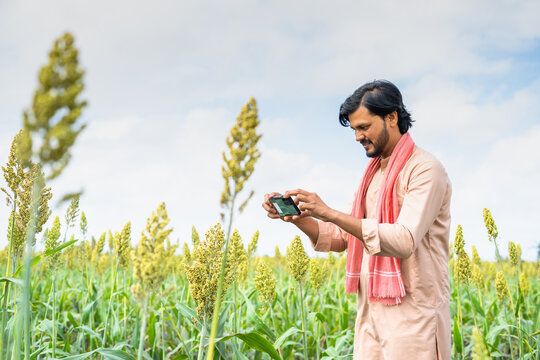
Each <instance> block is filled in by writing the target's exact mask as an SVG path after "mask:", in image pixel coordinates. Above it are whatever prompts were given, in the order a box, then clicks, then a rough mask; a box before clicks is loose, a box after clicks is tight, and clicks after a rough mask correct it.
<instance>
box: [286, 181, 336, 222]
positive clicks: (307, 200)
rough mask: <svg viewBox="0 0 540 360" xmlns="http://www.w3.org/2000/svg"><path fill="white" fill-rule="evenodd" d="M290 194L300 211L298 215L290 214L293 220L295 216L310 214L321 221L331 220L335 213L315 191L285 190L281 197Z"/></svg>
mask: <svg viewBox="0 0 540 360" xmlns="http://www.w3.org/2000/svg"><path fill="white" fill-rule="evenodd" d="M291 196H296V198H295V199H294V202H295V203H296V205H298V209H300V211H301V212H302V214H301V215H299V216H292V218H293V221H294V218H295V217H298V218H300V217H303V216H312V217H314V218H316V219H319V220H322V221H332V219H333V217H334V216H335V215H336V211H335V210H333V209H332V208H330V207H329V206H328V205H326V204H325V203H324V202H323V201H322V200H321V198H320V197H319V195H317V194H316V193H311V192H308V191H306V190H302V189H296V190H288V191H285V194H283V197H291Z"/></svg>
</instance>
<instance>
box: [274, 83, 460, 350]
mask: <svg viewBox="0 0 540 360" xmlns="http://www.w3.org/2000/svg"><path fill="white" fill-rule="evenodd" d="M339 119H340V122H341V124H342V125H343V126H350V127H351V128H352V129H353V130H354V133H355V137H356V141H358V142H359V143H360V144H361V145H362V146H363V147H364V149H365V151H366V155H367V156H368V157H370V158H372V160H371V161H370V163H369V165H368V167H367V169H366V171H365V173H364V176H363V179H362V183H361V184H360V187H359V189H358V190H357V192H356V195H355V199H354V203H353V209H352V212H351V213H350V214H347V213H343V212H339V211H337V210H334V209H332V208H330V207H328V206H327V205H326V204H325V203H324V202H323V201H322V200H321V198H320V197H319V196H318V195H317V194H316V193H312V192H308V191H306V190H302V189H297V190H291V191H286V192H285V193H284V197H291V196H295V202H296V203H297V204H298V207H299V209H300V210H301V214H300V215H298V216H287V217H284V218H282V220H284V221H287V222H291V223H293V224H294V225H296V226H297V227H298V228H299V229H300V230H302V231H303V232H304V233H305V234H306V235H307V236H308V237H309V238H310V239H311V243H312V246H313V247H314V249H315V250H316V251H326V252H327V251H344V250H346V249H347V273H346V283H345V288H346V291H347V292H356V293H357V294H358V313H357V318H356V323H355V337H354V356H353V358H354V359H363V360H364V359H385V360H394V359H415V360H424V359H425V360H433V359H445V360H446V359H450V341H451V340H450V309H449V297H450V285H449V279H448V238H449V232H450V197H451V192H452V191H451V184H450V181H449V179H448V176H447V174H446V172H445V170H444V168H443V166H442V165H441V163H440V162H439V161H438V160H437V159H436V158H435V157H434V156H432V155H431V154H429V153H428V152H426V151H425V150H422V149H420V148H418V147H417V146H416V145H415V144H414V142H413V141H412V138H411V137H410V135H409V133H408V129H409V128H410V127H411V125H412V120H411V118H410V114H409V113H408V112H407V110H406V109H405V106H404V105H403V102H402V97H401V93H400V91H399V90H398V88H397V87H396V86H395V85H394V84H392V83H390V82H388V81H380V80H379V81H374V82H371V83H367V84H365V85H363V86H361V87H360V88H359V89H358V90H356V91H355V92H354V93H353V94H352V95H351V96H350V97H349V98H347V99H346V100H345V102H344V103H343V104H342V105H341V108H340V114H339ZM275 195H279V194H278V193H271V194H266V195H265V201H264V202H263V208H264V209H265V210H266V211H267V212H268V216H269V217H270V218H272V219H279V218H280V217H279V216H278V214H277V212H276V211H275V209H274V208H273V207H272V205H271V204H270V202H269V198H270V197H272V196H275Z"/></svg>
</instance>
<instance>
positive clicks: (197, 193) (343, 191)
mask: <svg viewBox="0 0 540 360" xmlns="http://www.w3.org/2000/svg"><path fill="white" fill-rule="evenodd" d="M539 13H540V2H538V1H537V0H523V1H519V2H515V1H503V0H495V1H487V0H486V1H484V0H480V1H465V0H456V1H445V2H435V1H424V0H419V1H408V2H403V1H380V2H372V1H363V0H361V1H334V2H329V1H316V0H315V1H314V0H312V1H303V0H302V1H293V2H291V1H280V0H276V1H267V0H260V1H256V0H252V1H247V0H231V1H227V2H220V1H206V0H203V1H185V0H182V1H178V0H176V1H172V0H166V1H153V2H146V1H145V2H142V1H133V0H131V1H102V0H96V1H92V2H80V1H73V0H52V1H46V2H43V1H11V0H0V84H1V86H0V163H5V162H6V161H7V157H8V153H9V147H10V144H11V141H12V138H13V136H14V135H15V134H16V133H17V131H18V129H19V128H20V127H21V126H22V113H23V111H24V109H26V108H28V107H29V106H30V104H31V101H32V96H33V92H34V90H35V88H36V86H37V73H38V71H39V68H40V67H41V66H43V65H45V64H46V63H47V59H48V55H47V54H48V52H49V51H50V49H51V47H52V44H53V42H54V40H55V39H56V38H58V37H59V36H61V35H62V33H63V32H65V31H69V32H71V33H72V34H73V35H74V36H75V44H76V47H77V48H78V49H79V51H80V53H79V62H80V64H81V67H82V68H83V69H84V70H85V76H84V83H85V90H84V92H83V93H82V98H83V99H85V100H87V101H88V104H89V105H88V106H87V107H86V108H85V109H84V112H83V115H82V116H81V123H85V124H87V128H86V129H85V130H84V131H83V132H82V133H81V135H80V137H79V138H78V139H77V142H76V143H75V145H74V147H73V149H72V155H73V157H72V160H71V162H70V163H69V165H68V167H67V168H66V169H65V171H64V172H63V173H62V175H61V176H60V177H59V178H58V179H56V180H54V181H53V182H51V183H50V184H49V185H50V186H51V187H52V191H53V194H54V196H53V199H52V202H51V205H52V210H53V216H51V221H52V219H53V218H54V216H56V215H58V216H60V218H61V219H63V217H64V213H65V207H66V206H65V204H64V205H59V206H58V205H57V204H58V200H59V199H60V198H61V197H62V196H63V195H64V194H66V193H69V192H73V191H79V190H83V191H84V193H83V196H82V198H81V202H80V205H81V209H82V211H84V212H85V214H86V216H87V219H88V228H89V234H90V235H94V236H96V238H97V237H99V235H100V234H101V233H102V232H104V231H107V230H109V229H110V230H112V231H113V232H114V231H120V230H121V229H122V227H123V225H124V224H125V223H126V222H127V221H131V222H132V236H133V241H132V242H133V244H134V245H135V244H136V243H137V242H138V241H139V238H140V234H141V231H142V230H143V228H144V227H145V225H146V219H147V218H148V217H149V216H151V214H152V212H153V211H155V209H156V208H157V206H158V205H159V204H160V203H161V202H165V203H166V206H167V211H168V214H169V217H170V219H171V221H170V225H171V226H172V227H173V228H174V231H173V233H172V234H171V241H172V242H173V243H175V242H176V241H178V242H179V243H180V245H181V246H182V245H183V243H184V242H188V243H190V242H191V229H192V226H195V227H196V229H197V231H198V232H199V234H200V235H201V236H204V233H205V232H206V230H207V229H208V228H209V227H211V226H213V225H214V224H215V223H217V222H218V221H220V216H219V214H220V212H221V208H220V206H219V199H220V195H221V192H222V190H223V187H224V181H223V179H222V177H221V166H222V163H223V160H222V152H223V151H225V150H226V144H225V138H226V136H227V135H228V133H229V131H230V128H231V127H232V126H233V124H234V122H235V119H236V116H237V115H238V114H239V112H240V110H241V108H242V106H243V105H244V104H246V103H247V102H248V100H249V99H250V98H251V97H255V99H256V100H257V106H258V109H259V117H260V121H261V123H260V126H259V132H260V133H261V134H262V138H261V140H260V142H259V149H260V152H261V154H262V156H261V158H260V159H259V161H258V162H257V163H256V165H255V171H254V173H253V176H252V177H251V178H250V179H249V181H248V182H247V183H246V187H245V190H244V193H243V194H241V195H240V198H241V199H242V197H245V196H247V195H248V193H249V191H250V190H252V189H253V190H254V191H255V195H254V197H253V198H252V199H251V200H250V202H249V203H248V206H247V207H246V209H245V211H244V213H242V214H240V215H237V216H236V218H235V220H234V225H233V226H234V227H235V228H238V230H239V231H240V234H241V236H242V238H243V240H244V243H245V244H246V245H247V243H248V242H249V241H250V240H251V237H252V235H253V233H254V232H255V231H256V230H259V231H260V238H259V245H258V250H257V254H259V255H265V254H269V255H272V254H274V249H275V247H276V246H278V247H279V249H280V250H281V252H282V253H283V252H285V251H286V247H287V246H288V244H289V243H290V241H291V240H292V239H293V238H294V236H295V235H302V238H303V240H304V245H305V246H306V248H307V249H308V252H309V254H310V255H311V256H315V255H319V256H320V255H321V254H316V253H315V252H314V251H313V250H311V249H310V248H309V240H308V239H307V237H306V236H304V235H303V234H302V233H301V232H300V231H299V230H297V229H296V228H295V227H294V226H293V225H291V224H287V223H284V222H281V221H279V220H270V219H268V218H267V217H266V213H265V212H264V210H263V209H262V207H261V203H262V201H263V196H264V194H265V193H269V192H273V191H277V192H283V191H285V190H287V189H294V188H303V189H306V190H308V191H313V192H317V193H318V194H319V195H320V196H321V198H322V199H323V201H325V203H326V204H328V205H329V206H331V207H332V208H335V209H338V210H345V209H347V207H348V204H349V203H350V202H351V201H352V198H353V194H354V191H355V190H356V188H357V186H358V184H359V182H360V179H361V176H362V174H363V171H364V169H365V166H366V165H367V162H368V158H367V157H366V156H365V152H364V149H363V148H362V146H360V145H359V144H358V143H356V142H355V141H354V133H353V132H352V131H351V130H350V129H347V128H344V127H342V126H341V125H340V124H339V121H338V116H337V114H338V110H339V106H340V105H341V103H342V102H343V101H344V100H345V99H346V98H347V97H348V96H349V95H350V94H351V93H352V92H353V91H354V90H355V89H356V88H358V87H359V86H361V85H362V84H364V83H365V82H368V81H372V80H374V79H387V80H390V81H392V82H393V83H395V84H396V85H397V86H398V87H399V88H400V90H401V92H402V94H403V99H404V103H405V105H406V106H407V108H408V109H409V110H410V112H411V113H412V116H413V119H414V120H415V123H414V125H413V127H412V128H411V130H410V133H411V136H412V137H413V139H414V141H415V142H416V144H417V145H418V146H419V147H421V148H423V149H426V150H427V151H429V152H431V153H433V154H434V155H435V156H436V157H437V158H438V159H439V160H440V161H441V162H442V163H443V165H444V167H445V169H446V170H447V173H448V175H449V178H450V180H451V182H452V187H453V196H452V207H451V211H452V229H451V235H450V241H453V239H454V234H455V229H456V227H457V225H458V224H461V225H462V226H463V233H464V239H465V242H466V248H467V249H469V250H470V248H471V246H472V245H474V246H475V247H476V248H477V250H478V252H479V254H480V256H481V257H482V258H484V259H493V258H494V246H493V244H492V243H490V242H489V241H488V238H487V233H486V230H485V227H484V223H483V218H482V209H483V208H485V207H487V208H489V209H490V210H491V212H492V214H493V217H494V219H495V222H496V224H497V227H498V229H499V234H500V245H499V247H500V248H501V250H502V253H503V255H504V254H506V253H507V246H508V242H509V241H514V242H517V243H519V244H520V245H521V248H522V250H523V258H525V259H528V260H533V259H536V254H537V245H538V244H539V243H540V232H539V231H538V227H537V226H536V225H537V223H538V220H539V219H540V207H539V206H537V204H538V203H540V190H539V185H538V184H540V152H539V151H538V148H537V146H538V144H539V143H540V115H539V113H538V109H537V108H538V104H540V22H539V21H538V14H539ZM1 159H4V160H1ZM0 180H1V181H0V182H1V183H2V186H4V182H3V179H0ZM8 215H9V210H8V208H7V207H6V206H1V207H0V219H5V220H4V221H3V222H2V221H0V234H5V233H6V229H7V219H8ZM74 231H75V233H76V235H78V233H77V230H76V229H75V230H74ZM38 239H39V237H38ZM6 243H7V238H6V237H5V236H0V247H3V246H5V244H6ZM38 246H39V240H38Z"/></svg>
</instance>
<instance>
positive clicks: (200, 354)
mask: <svg viewBox="0 0 540 360" xmlns="http://www.w3.org/2000/svg"><path fill="white" fill-rule="evenodd" d="M205 336H206V315H205V316H204V320H203V327H202V331H201V340H200V342H199V354H198V355H197V360H202V359H203V358H204V351H203V342H204V337H205Z"/></svg>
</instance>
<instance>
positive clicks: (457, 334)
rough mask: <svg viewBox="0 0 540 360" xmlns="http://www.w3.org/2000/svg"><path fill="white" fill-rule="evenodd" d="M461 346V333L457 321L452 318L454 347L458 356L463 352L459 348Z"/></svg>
mask: <svg viewBox="0 0 540 360" xmlns="http://www.w3.org/2000/svg"><path fill="white" fill-rule="evenodd" d="M461 345H462V341H461V332H460V331H459V324H458V320H457V318H456V317H455V316H454V347H455V349H456V352H457V353H458V354H461V353H462V352H463V348H462V347H461Z"/></svg>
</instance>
